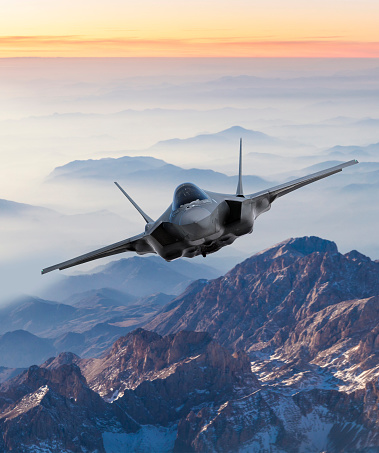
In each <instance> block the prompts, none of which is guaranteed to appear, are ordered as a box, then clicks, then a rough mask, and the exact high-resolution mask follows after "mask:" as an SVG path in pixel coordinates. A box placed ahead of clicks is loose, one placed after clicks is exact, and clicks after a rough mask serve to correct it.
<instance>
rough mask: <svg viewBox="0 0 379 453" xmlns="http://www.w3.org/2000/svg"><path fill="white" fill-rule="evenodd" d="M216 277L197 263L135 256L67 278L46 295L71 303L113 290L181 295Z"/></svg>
mask: <svg viewBox="0 0 379 453" xmlns="http://www.w3.org/2000/svg"><path fill="white" fill-rule="evenodd" d="M217 275H218V272H217V271H215V270H214V269H212V268H211V267H208V266H205V265H199V264H197V263H194V262H189V261H185V260H176V261H173V262H171V263H167V262H166V261H164V260H162V259H161V258H159V257H156V256H149V257H146V258H141V257H139V256H134V257H132V258H124V259H121V260H118V261H112V262H111V263H109V264H106V265H105V266H100V267H98V268H96V269H94V272H93V273H91V274H82V275H75V276H71V277H65V278H63V279H62V280H61V281H60V282H58V283H56V284H54V285H53V286H52V287H51V288H50V289H48V290H46V292H45V296H46V297H55V298H56V299H59V300H63V299H66V300H69V297H70V296H71V295H73V294H76V293H83V292H85V291H92V290H95V289H100V288H111V289H113V290H117V291H121V292H125V293H127V294H129V295H132V296H135V297H145V296H149V295H151V294H154V293H158V292H163V293H166V294H179V293H180V292H181V291H183V290H184V289H185V287H186V286H187V285H188V284H189V283H191V281H193V280H196V279H198V278H214V277H215V276H217Z"/></svg>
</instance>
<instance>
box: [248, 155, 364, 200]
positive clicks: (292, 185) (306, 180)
mask: <svg viewBox="0 0 379 453" xmlns="http://www.w3.org/2000/svg"><path fill="white" fill-rule="evenodd" d="M355 164H358V161H357V160H355V159H354V160H350V161H349V162H345V163H343V164H340V165H336V166H335V167H330V168H327V169H326V170H322V171H318V172H317V173H312V174H310V175H307V176H303V177H302V178H298V179H294V180H292V181H289V182H286V183H284V184H280V185H279V186H275V187H271V188H270V189H266V190H262V191H261V192H257V193H253V194H250V195H246V198H248V199H249V200H251V201H255V200H257V201H258V200H259V199H262V198H268V200H269V202H270V203H272V202H273V201H274V200H275V199H276V198H278V197H281V196H283V195H286V194H287V193H290V192H292V191H293V190H296V189H300V187H303V186H306V185H307V184H311V183H312V182H315V181H318V180H319V179H323V178H327V177H328V176H331V175H334V174H335V173H338V172H340V171H342V169H343V168H345V167H350V165H355Z"/></svg>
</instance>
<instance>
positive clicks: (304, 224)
mask: <svg viewBox="0 0 379 453" xmlns="http://www.w3.org/2000/svg"><path fill="white" fill-rule="evenodd" d="M378 101H379V61H378V60H376V59H367V60H365V59H359V60H358V59H340V60H338V59H335V60H334V59H324V60H323V59H295V60H294V59H150V60H149V59H33V58H31V59H1V60H0V102H1V106H2V108H1V110H0V139H1V144H2V146H1V153H0V164H1V165H0V244H1V254H0V275H1V295H0V302H1V301H4V300H6V299H8V298H9V297H11V296H12V295H14V294H18V293H25V292H28V293H30V292H32V293H38V290H39V288H41V287H42V286H46V285H48V284H49V283H50V282H51V281H52V280H54V279H56V278H58V276H57V275H56V274H57V273H52V274H48V275H45V276H41V275H40V270H41V268H42V267H47V266H49V265H52V264H55V263H56V262H59V261H63V260H66V259H68V258H71V257H73V256H76V255H79V254H81V253H84V252H86V251H90V250H92V249H95V248H97V247H100V246H102V245H107V244H109V243H112V242H116V241H119V240H121V239H123V238H126V237H128V236H132V235H135V234H138V233H139V232H141V231H142V230H143V227H144V222H143V219H142V218H140V216H139V214H138V212H137V211H135V210H134V208H133V207H132V206H131V205H130V204H128V202H127V200H126V199H125V198H124V197H123V196H122V194H121V193H120V192H119V191H118V190H117V188H116V187H115V186H114V184H113V181H116V180H117V181H118V182H120V184H121V185H122V186H123V187H124V188H125V190H127V191H128V192H129V193H130V195H131V196H132V197H134V198H135V199H136V201H137V202H138V203H139V204H141V206H142V207H143V209H144V210H145V211H146V212H147V213H148V214H149V215H150V216H151V217H153V218H154V217H158V216H159V214H160V213H161V212H162V211H163V210H165V209H166V208H167V207H168V205H169V204H170V203H171V198H172V193H173V191H174V189H175V187H176V185H177V184H179V183H180V182H184V181H186V180H190V181H192V182H195V183H197V184H199V185H200V186H201V187H203V188H205V189H210V190H214V191H219V192H231V193H233V192H234V191H235V185H236V179H235V178H233V176H235V175H236V173H237V166H238V162H237V156H238V146H239V138H240V137H242V138H243V151H244V169H243V171H244V174H245V175H247V176H246V178H245V181H244V189H245V192H246V193H253V192H255V191H258V190H260V189H263V188H267V187H270V186H272V185H275V184H277V183H280V182H284V181H286V180H288V179H290V178H292V177H298V176H300V175H303V174H307V173H311V172H313V171H317V170H318V169H319V168H321V167H318V166H317V164H319V163H322V162H328V163H327V164H325V165H324V167H327V166H329V165H334V164H335V163H337V162H342V161H348V160H351V159H354V158H357V159H358V160H359V161H360V162H361V164H360V165H357V166H353V167H351V168H349V169H347V170H346V171H344V172H343V173H340V174H337V175H335V176H332V177H330V178H328V179H327V180H323V181H320V182H317V183H315V184H312V185H310V186H308V187H306V188H303V189H300V190H299V191H297V192H296V193H293V194H290V195H288V196H285V197H283V198H281V199H279V200H277V201H276V202H275V203H274V204H273V207H272V210H271V211H270V212H268V213H266V214H264V215H262V216H261V217H260V218H259V219H258V220H257V223H256V226H255V231H254V233H253V235H251V236H247V237H244V238H241V239H239V240H238V241H236V242H235V244H233V246H231V247H230V248H225V249H224V250H223V251H221V252H219V254H215V255H213V256H210V257H207V259H206V260H205V261H204V262H206V263H207V264H209V265H211V266H214V267H220V268H222V269H225V268H227V267H228V263H229V265H230V266H232V265H233V264H235V263H236V262H238V261H241V260H242V259H244V258H245V257H246V256H248V255H251V254H252V253H254V252H256V251H259V250H261V249H263V248H265V247H268V246H270V245H272V244H273V243H275V242H279V241H281V240H283V239H285V238H287V237H291V236H292V237H293V236H304V235H318V236H321V237H324V238H326V239H331V240H334V241H336V242H337V245H338V246H339V249H340V251H342V252H347V251H349V250H351V249H358V250H359V251H360V252H362V253H365V254H367V255H369V256H370V257H371V258H373V259H378V258H379V243H378V234H377V231H378V220H379V210H378V196H379V157H378V156H379V107H378V106H379V102H378ZM124 156H131V157H136V156H151V157H153V158H155V160H154V159H150V160H138V159H131V160H127V159H124V160H122V159H120V160H113V159H109V158H121V157H124ZM103 158H108V160H102V161H100V162H93V161H92V162H82V163H78V162H76V163H71V164H70V165H67V164H69V163H70V162H73V161H77V160H81V161H84V160H89V159H92V160H98V159H103ZM167 164H171V165H167ZM57 167H60V168H57ZM308 167H311V168H308ZM191 169H192V170H191ZM201 170H202V171H201ZM210 170H213V172H212V171H210ZM253 176H256V177H259V178H254V177H253ZM16 203H21V204H16ZM31 205H32V206H31ZM125 256H126V255H123V257H125ZM201 260H203V258H201ZM201 262H203V261H201ZM96 264H97V265H98V264H99V262H97V263H96ZM88 267H90V266H88ZM82 269H84V268H77V269H76V270H75V271H79V270H82Z"/></svg>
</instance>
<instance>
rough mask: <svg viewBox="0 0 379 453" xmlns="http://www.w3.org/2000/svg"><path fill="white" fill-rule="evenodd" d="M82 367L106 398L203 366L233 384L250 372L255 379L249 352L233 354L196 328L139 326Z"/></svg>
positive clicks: (93, 384) (90, 382)
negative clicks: (169, 330) (164, 330)
mask: <svg viewBox="0 0 379 453" xmlns="http://www.w3.org/2000/svg"><path fill="white" fill-rule="evenodd" d="M81 367H82V369H83V373H84V375H85V376H86V378H87V380H88V382H89V384H90V386H91V388H92V389H94V390H96V391H97V392H98V393H99V394H100V395H102V396H104V397H106V398H111V397H112V395H114V393H115V391H117V395H118V396H119V395H121V394H122V393H123V392H124V390H125V389H126V388H137V387H138V386H139V385H140V384H141V383H142V382H143V381H146V380H149V381H154V380H156V379H163V378H167V376H170V375H172V374H174V373H176V372H177V371H178V370H180V369H183V368H186V369H187V368H191V367H194V368H195V369H196V370H197V371H196V372H195V371H193V372H194V373H198V372H200V371H199V370H200V369H201V368H199V367H205V368H208V369H212V370H217V373H218V375H219V377H218V379H217V380H218V381H220V382H221V381H222V380H224V382H226V381H228V382H229V384H231V382H232V381H233V382H234V381H236V379H237V378H236V376H237V375H238V376H242V375H244V374H247V375H249V376H250V379H251V380H254V379H255V378H254V376H253V375H252V373H251V370H250V361H249V358H248V356H247V354H245V353H242V352H239V353H236V354H235V355H231V353H230V352H228V351H227V350H226V349H224V348H223V347H221V346H220V345H218V344H217V343H215V342H213V340H212V338H211V336H210V335H209V333H207V332H193V331H180V332H178V333H175V334H172V335H167V336H165V337H162V336H160V335H158V334H156V333H154V332H149V331H146V330H144V329H136V330H135V331H133V332H130V333H129V334H128V335H126V336H125V337H122V338H120V339H119V340H118V341H117V342H116V343H115V345H114V346H113V347H112V349H111V350H110V351H109V353H108V354H106V355H104V356H103V357H102V358H100V359H92V360H88V361H84V362H82V364H81ZM115 370H117V371H115ZM187 372H188V373H190V371H189V370H187ZM215 372H216V371H215ZM178 374H180V372H179V371H178ZM202 374H204V373H202ZM233 376H234V377H233ZM202 380H203V378H202V379H201V380H200V381H202ZM237 380H238V379H237ZM255 381H256V380H255ZM256 383H257V381H256Z"/></svg>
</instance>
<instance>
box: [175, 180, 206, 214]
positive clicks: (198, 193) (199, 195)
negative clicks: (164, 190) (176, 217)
mask: <svg viewBox="0 0 379 453" xmlns="http://www.w3.org/2000/svg"><path fill="white" fill-rule="evenodd" d="M197 200H199V201H205V200H209V201H210V198H209V197H208V195H207V194H206V193H205V192H204V190H201V189H200V188H199V187H197V186H195V184H192V183H190V182H185V183H184V184H180V186H178V187H177V188H176V189H175V192H174V201H173V202H172V209H173V211H176V210H177V209H179V208H180V206H183V205H185V204H188V203H192V202H193V201H197Z"/></svg>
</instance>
